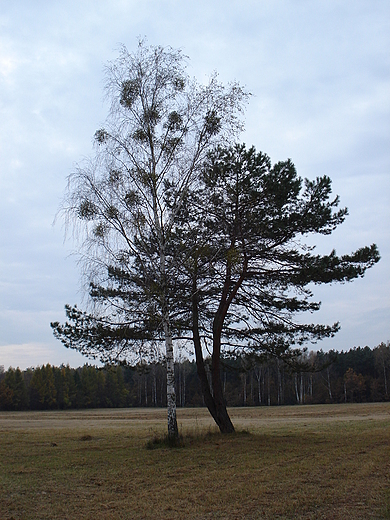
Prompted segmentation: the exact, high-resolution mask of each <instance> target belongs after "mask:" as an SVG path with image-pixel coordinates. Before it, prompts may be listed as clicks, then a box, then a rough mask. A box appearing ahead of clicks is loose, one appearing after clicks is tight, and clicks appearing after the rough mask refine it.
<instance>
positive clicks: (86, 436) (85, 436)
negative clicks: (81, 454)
mask: <svg viewBox="0 0 390 520" xmlns="http://www.w3.org/2000/svg"><path fill="white" fill-rule="evenodd" d="M91 440H92V435H82V436H81V437H80V441H91Z"/></svg>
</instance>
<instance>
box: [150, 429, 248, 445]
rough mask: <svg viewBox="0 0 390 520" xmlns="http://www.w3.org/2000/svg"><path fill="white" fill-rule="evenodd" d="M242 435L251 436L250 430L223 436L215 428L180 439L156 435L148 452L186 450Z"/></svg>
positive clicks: (186, 435) (191, 432)
mask: <svg viewBox="0 0 390 520" xmlns="http://www.w3.org/2000/svg"><path fill="white" fill-rule="evenodd" d="M241 435H245V436H247V435H250V432H249V430H247V429H244V430H238V431H235V432H234V433H232V434H227V435H226V434H222V433H220V432H219V431H218V430H216V429H214V428H209V429H208V430H207V431H199V430H198V429H196V431H190V432H186V433H185V434H184V435H179V437H177V438H176V437H173V438H172V437H169V436H168V435H167V434H165V435H161V434H157V433H155V434H154V435H153V437H152V438H151V439H149V440H148V441H147V442H146V445H145V447H146V449H147V450H155V449H161V448H162V449H163V448H184V447H186V446H193V445H201V444H209V443H210V442H214V441H219V440H221V439H228V438H231V437H237V436H241Z"/></svg>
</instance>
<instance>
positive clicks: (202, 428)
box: [0, 403, 390, 520]
mask: <svg viewBox="0 0 390 520" xmlns="http://www.w3.org/2000/svg"><path fill="white" fill-rule="evenodd" d="M230 412H231V416H232V419H233V421H234V424H235V425H236V428H237V430H238V433H236V434H234V435H230V436H221V435H220V434H218V433H217V432H216V431H215V428H214V426H213V424H212V421H211V419H210V417H209V415H208V413H207V410H204V409H184V410H178V422H179V426H180V429H181V432H182V433H183V436H184V447H181V448H178V449H167V448H159V449H153V450H150V449H146V445H147V442H148V441H150V440H151V439H153V438H154V437H159V436H162V435H163V434H164V433H165V427H166V426H165V424H166V411H164V410H152V409H147V410H145V409H144V410H140V409H125V410H123V409H122V410H92V411H76V412H75V411H71V412H35V413H33V412H26V413H24V412H22V413H21V412H18V413H12V412H3V413H1V414H0V519H2V520H11V519H14V520H17V519H18V520H19V519H20V520H22V519H23V520H25V519H61V520H63V519H93V520H97V519H107V520H108V519H110V520H111V519H115V520H116V519H141V518H144V519H147V518H153V519H187V518H190V519H192V518H193V519H210V518H213V519H214V518H215V519H236V520H238V519H256V518H269V519H271V518H272V519H274V518H275V519H276V518H278V519H283V518H284V519H293V518H297V519H298V518H299V519H322V518H323V519H335V520H337V519H343V520H344V519H368V518H375V519H385V518H390V447H389V444H390V403H384V404H361V405H334V406H327V405H326V406H303V407H298V406H296V407H279V408H276V407H275V408H239V409H232V410H230Z"/></svg>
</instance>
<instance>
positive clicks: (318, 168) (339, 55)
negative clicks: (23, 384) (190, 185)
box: [0, 0, 390, 369]
mask: <svg viewBox="0 0 390 520" xmlns="http://www.w3.org/2000/svg"><path fill="white" fill-rule="evenodd" d="M139 37H146V38H147V40H148V43H149V44H151V45H162V46H172V47H174V48H180V49H182V51H183V53H184V54H185V55H187V56H189V58H190V59H189V66H188V72H189V74H190V75H191V76H195V77H196V78H197V80H198V81H200V82H206V81H207V78H208V77H209V76H210V75H211V74H212V73H213V71H215V70H216V71H218V73H219V79H220V81H221V82H223V83H227V82H229V81H234V80H237V81H239V82H240V83H241V84H243V85H245V86H246V88H247V89H248V90H249V91H250V92H251V93H252V97H251V99H250V102H249V105H248V108H247V111H246V116H245V127H246V130H245V132H244V133H243V134H242V135H241V141H243V142H245V143H246V144H247V145H248V146H249V145H254V146H255V147H256V149H257V150H258V151H260V150H261V151H263V152H266V153H267V154H268V155H269V156H270V157H271V160H272V161H273V162H277V161H279V160H285V159H287V158H291V159H292V161H293V162H294V163H295V165H296V168H297V170H298V173H299V175H300V176H302V177H307V178H309V179H313V178H315V177H317V176H320V175H325V174H326V175H328V176H330V177H331V179H332V181H333V192H334V193H335V194H338V195H339V196H340V199H341V206H342V207H344V206H347V207H348V209H349V216H348V218H347V220H346V221H345V223H343V224H342V225H341V226H340V227H339V228H338V229H337V230H336V231H335V232H334V233H333V234H332V235H331V236H328V237H320V238H318V237H313V238H311V239H310V240H311V242H310V243H311V244H312V245H316V246H317V250H318V252H319V253H328V252H330V251H331V250H332V249H336V251H337V253H338V254H347V253H350V252H352V251H354V250H356V249H357V248H359V247H362V246H365V245H369V244H372V243H376V244H377V245H378V247H379V250H380V253H381V257H382V258H381V260H380V262H379V263H378V264H377V265H376V266H374V267H373V268H372V269H370V270H369V271H368V272H367V273H366V275H365V277H364V278H362V279H359V280H356V281H354V282H353V283H348V284H344V285H332V286H326V287H315V288H314V294H315V297H316V299H318V300H321V301H322V308H321V310H320V311H319V312H318V313H316V314H315V315H313V316H312V317H311V319H313V320H315V321H317V322H320V323H334V322H335V321H340V323H341V331H340V332H339V333H338V334H337V335H336V336H335V337H334V338H333V339H327V340H324V341H322V342H321V343H319V344H317V345H314V346H313V345H308V347H309V348H313V349H318V348H322V349H323V350H329V349H336V350H344V351H345V350H349V349H350V348H352V347H357V346H362V347H363V346H365V345H368V346H370V347H375V346H377V345H378V344H380V343H381V342H382V341H384V342H387V341H388V340H390V276H389V275H390V232H389V231H390V229H389V228H390V209H389V208H390V52H389V49H390V2H389V1H388V0H370V1H369V2H368V1H367V0H267V1H265V0H224V1H219V0H218V1H216V0H207V1H206V0H198V1H197V2H183V1H182V0H180V1H179V0H170V1H169V0H109V1H108V0H93V1H90V0H77V1H73V0H58V1H56V2H53V1H52V0H34V2H31V0H18V1H16V2H15V1H14V0H3V1H2V2H1V4H0V195H1V197H0V365H3V366H4V367H5V369H7V368H8V367H9V366H13V367H17V366H19V367H20V368H21V369H25V368H27V367H31V366H33V367H35V366H38V365H42V364H46V363H50V364H54V365H57V366H58V365H60V364H61V363H64V364H67V363H69V364H70V365H71V366H74V367H77V366H80V365H83V364H84V363H86V362H87V361H88V360H87V359H86V358H84V357H82V356H81V355H80V354H78V353H77V352H75V351H71V350H67V349H66V348H65V347H63V346H62V345H61V343H60V342H59V341H58V340H56V339H55V338H54V337H53V335H52V332H51V329H50V325H49V324H50V322H51V321H60V322H61V321H62V322H63V321H64V319H65V314H64V305H65V303H69V304H75V303H77V304H78V305H79V306H81V307H83V302H84V304H85V295H84V294H83V291H82V283H81V279H80V270H79V268H78V265H77V257H76V256H75V255H74V254H73V252H74V249H75V244H74V242H72V239H71V238H69V239H67V240H64V229H63V225H62V222H61V221H60V220H58V219H57V221H56V222H55V223H53V222H54V219H55V215H56V212H57V210H58V208H59V204H60V202H61V199H62V197H63V195H64V192H65V186H66V181H67V177H68V175H70V174H71V173H72V171H73V170H74V168H75V165H76V163H78V162H82V160H83V158H85V157H88V156H91V155H93V147H92V138H93V135H94V132H95V131H96V130H97V129H98V128H100V127H101V126H102V124H103V123H104V120H105V118H106V115H107V113H108V102H107V101H105V100H104V95H103V87H104V66H105V65H106V64H107V63H108V61H110V60H114V59H115V58H116V57H117V56H118V54H119V53H118V50H119V48H120V46H121V44H124V45H125V46H126V47H127V48H128V49H129V50H130V51H132V50H135V49H136V46H137V41H138V38H139Z"/></svg>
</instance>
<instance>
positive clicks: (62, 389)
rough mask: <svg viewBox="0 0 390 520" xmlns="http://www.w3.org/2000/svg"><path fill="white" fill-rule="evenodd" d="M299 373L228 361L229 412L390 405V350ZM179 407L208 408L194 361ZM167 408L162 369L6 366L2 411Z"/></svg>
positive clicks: (181, 384) (314, 360) (179, 377)
mask: <svg viewBox="0 0 390 520" xmlns="http://www.w3.org/2000/svg"><path fill="white" fill-rule="evenodd" d="M300 361H301V362H302V364H300V365H299V366H295V368H293V367H291V366H289V365H287V364H286V363H284V362H282V361H280V360H278V359H268V360H264V361H262V362H260V361H259V360H257V361H255V360H253V359H249V358H239V359H235V360H225V362H224V364H223V374H222V377H223V385H224V391H225V396H226V401H227V404H228V406H259V405H268V406H271V405H282V404H320V403H342V402H370V401H385V400H389V376H390V346H389V343H388V344H387V345H386V344H385V343H381V344H380V345H379V346H378V347H376V348H374V349H371V348H369V347H364V348H360V347H358V348H353V349H351V350H349V351H348V352H336V351H330V352H326V353H325V352H323V351H321V350H320V351H318V352H309V353H307V354H304V355H303V356H302V359H301V360H300ZM175 371H176V395H177V406H179V407H182V406H203V404H204V403H203V399H202V393H201V390H200V385H199V381H198V377H197V373H196V364H195V362H194V361H189V360H184V361H181V362H178V363H176V367H175ZM137 406H140V407H141V406H143V407H146V406H147V407H164V406H166V371H165V366H164V364H163V363H152V364H142V365H138V366H137V367H127V366H106V367H104V368H97V367H94V366H91V365H84V366H83V367H82V368H77V369H73V368H70V367H69V366H60V367H54V366H51V365H49V364H48V365H46V366H42V367H38V368H29V369H27V370H25V371H21V370H19V369H18V368H17V369H13V368H10V369H9V370H7V371H6V372H5V371H4V369H3V368H2V367H0V410H56V409H70V408H78V409H80V408H101V407H103V408H120V407H137Z"/></svg>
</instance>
